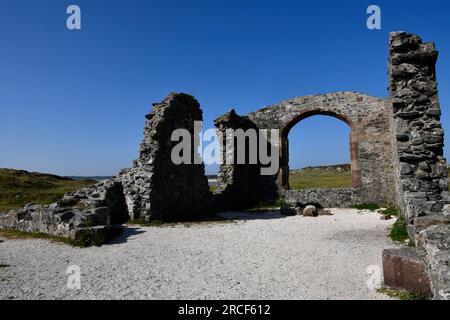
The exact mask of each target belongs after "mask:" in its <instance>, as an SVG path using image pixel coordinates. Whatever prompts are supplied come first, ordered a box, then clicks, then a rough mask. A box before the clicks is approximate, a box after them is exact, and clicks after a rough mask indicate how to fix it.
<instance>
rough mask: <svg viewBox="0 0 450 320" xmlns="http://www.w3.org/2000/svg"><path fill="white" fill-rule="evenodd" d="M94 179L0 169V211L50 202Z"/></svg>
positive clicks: (90, 183)
mask: <svg viewBox="0 0 450 320" xmlns="http://www.w3.org/2000/svg"><path fill="white" fill-rule="evenodd" d="M95 183H96V181H95V180H89V179H84V180H83V179H82V180H73V179H70V178H64V177H59V176H55V175H49V174H42V173H30V172H27V171H22V170H12V169H0V212H2V211H8V210H11V209H18V208H21V207H23V206H24V205H26V204H27V203H39V204H51V203H53V202H56V201H58V200H60V199H61V198H62V196H63V195H64V194H65V193H67V192H70V191H75V190H78V189H80V188H82V187H85V186H89V185H93V184H95Z"/></svg>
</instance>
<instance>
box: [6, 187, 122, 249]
mask: <svg viewBox="0 0 450 320" xmlns="http://www.w3.org/2000/svg"><path fill="white" fill-rule="evenodd" d="M127 219H128V211H127V208H126V205H125V198H124V194H123V187H122V185H121V184H120V183H119V182H117V181H115V180H107V181H104V182H101V183H98V184H96V185H95V186H93V187H89V188H84V189H81V190H79V191H77V192H73V193H68V194H66V195H65V196H64V198H63V199H62V200H61V201H59V202H57V203H54V204H52V205H49V206H43V205H39V204H29V205H26V206H25V207H24V208H23V209H20V210H17V211H10V212H8V213H1V214H0V228H11V229H16V230H21V231H26V232H40V233H45V234H49V235H53V236H58V237H64V238H71V239H72V240H74V241H76V242H79V243H80V244H84V245H89V244H95V245H96V244H102V243H104V242H105V241H106V240H107V237H108V232H109V230H110V229H111V228H112V227H113V226H114V225H117V224H122V223H124V222H125V221H127Z"/></svg>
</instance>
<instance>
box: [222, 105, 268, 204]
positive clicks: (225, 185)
mask: <svg viewBox="0 0 450 320" xmlns="http://www.w3.org/2000/svg"><path fill="white" fill-rule="evenodd" d="M214 124H215V125H216V127H217V130H218V133H219V136H221V137H222V154H223V160H224V163H223V164H222V165H221V167H220V171H219V175H218V185H217V190H216V192H215V199H216V201H215V203H216V206H217V207H220V208H221V209H222V210H234V209H240V208H243V207H248V206H253V205H257V204H259V203H261V202H264V201H265V199H264V194H265V190H263V189H264V188H265V186H264V185H262V181H263V179H262V177H261V170H260V169H261V165H260V164H259V161H257V163H256V164H252V163H250V162H249V139H247V141H246V146H245V153H246V163H245V164H238V163H237V161H236V160H237V156H236V154H237V153H236V149H237V145H236V143H237V139H234V141H235V142H234V149H229V148H228V149H227V147H226V146H227V130H229V129H232V130H238V129H242V130H243V131H244V132H247V130H254V132H255V133H256V141H253V143H256V144H258V141H259V140H258V139H259V138H258V128H257V126H256V125H255V124H254V123H253V122H252V121H251V120H250V119H249V118H247V117H241V116H239V115H237V114H236V112H235V111H234V110H231V111H230V112H228V113H226V114H224V115H223V116H221V117H219V118H218V119H216V120H215V121H214ZM230 138H232V137H231V136H230V137H228V139H230ZM227 154H228V155H231V154H233V155H234V163H227V162H226V160H227Z"/></svg>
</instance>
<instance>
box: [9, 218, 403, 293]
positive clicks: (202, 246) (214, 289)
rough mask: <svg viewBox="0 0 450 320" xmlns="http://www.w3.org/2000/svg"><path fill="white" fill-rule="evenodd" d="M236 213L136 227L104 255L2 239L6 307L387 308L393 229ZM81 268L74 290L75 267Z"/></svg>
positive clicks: (377, 223) (365, 221)
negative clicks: (61, 303)
mask: <svg viewBox="0 0 450 320" xmlns="http://www.w3.org/2000/svg"><path fill="white" fill-rule="evenodd" d="M333 213H334V215H333V216H323V217H318V218H306V217H286V218H283V217H281V216H279V215H278V214H276V213H267V214H264V215H259V216H258V219H254V217H255V216H254V215H246V214H238V213H228V214H224V215H226V216H227V217H228V218H234V219H236V220H234V221H231V222H225V223H223V222H219V223H204V224H191V225H176V226H165V227H152V228H139V227H130V228H128V229H127V231H126V232H125V233H124V234H123V235H121V236H120V237H119V238H117V239H116V240H115V241H114V242H113V243H110V244H108V245H104V246H102V247H100V248H97V247H95V248H85V249H80V248H72V247H70V246H67V245H63V244H57V243H52V242H49V241H45V240H7V239H1V240H0V299H44V298H45V299H54V298H56V299H385V298H386V296H384V295H382V294H378V293H376V292H374V291H371V290H369V289H368V287H367V285H366V281H367V277H368V276H367V267H369V266H373V265H375V266H381V251H382V249H383V248H388V247H395V246H396V245H395V244H394V243H393V242H392V241H390V240H389V238H388V237H387V233H388V230H389V228H390V226H391V225H392V224H393V220H391V221H382V220H380V215H379V214H377V213H363V214H361V213H358V212H357V211H356V210H350V209H345V210H344V209H333ZM71 265H78V266H79V267H80V269H81V289H80V290H76V289H68V288H67V279H68V275H67V274H66V271H67V268H68V267H69V266H71Z"/></svg>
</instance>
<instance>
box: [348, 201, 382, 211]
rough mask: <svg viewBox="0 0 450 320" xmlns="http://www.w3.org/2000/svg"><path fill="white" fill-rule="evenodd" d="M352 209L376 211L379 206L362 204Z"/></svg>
mask: <svg viewBox="0 0 450 320" xmlns="http://www.w3.org/2000/svg"><path fill="white" fill-rule="evenodd" d="M352 208H353V209H358V210H369V211H377V210H378V209H380V206H379V205H378V204H376V203H363V204H357V205H354V206H353V207H352Z"/></svg>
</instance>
